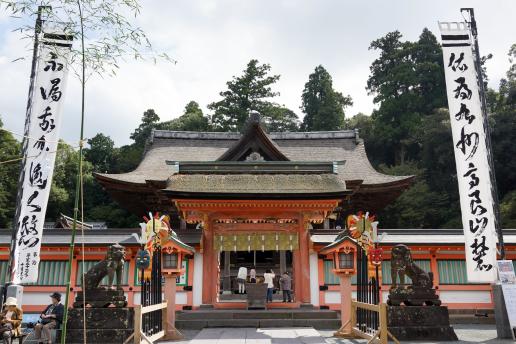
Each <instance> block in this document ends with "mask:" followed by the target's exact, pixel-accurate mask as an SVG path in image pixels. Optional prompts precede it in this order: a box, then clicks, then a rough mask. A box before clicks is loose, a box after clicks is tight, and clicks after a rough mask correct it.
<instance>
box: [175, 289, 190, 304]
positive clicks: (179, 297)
mask: <svg viewBox="0 0 516 344" xmlns="http://www.w3.org/2000/svg"><path fill="white" fill-rule="evenodd" d="M187 303H188V298H187V293H186V291H176V305H186V304H187Z"/></svg>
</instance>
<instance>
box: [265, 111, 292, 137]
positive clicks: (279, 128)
mask: <svg viewBox="0 0 516 344" xmlns="http://www.w3.org/2000/svg"><path fill="white" fill-rule="evenodd" d="M264 113H265V114H266V116H265V118H264V122H265V126H266V127H267V130H268V131H276V132H284V131H298V130H299V118H298V117H297V115H296V113H295V112H294V111H292V110H290V109H288V108H286V107H285V106H280V105H278V104H270V106H269V107H267V108H265V109H264Z"/></svg>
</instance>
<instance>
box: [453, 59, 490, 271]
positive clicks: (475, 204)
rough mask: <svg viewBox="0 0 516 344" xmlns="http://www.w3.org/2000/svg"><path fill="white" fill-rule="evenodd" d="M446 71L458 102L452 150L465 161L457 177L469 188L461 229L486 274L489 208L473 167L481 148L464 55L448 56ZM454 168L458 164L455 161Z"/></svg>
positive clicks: (475, 258) (469, 78) (488, 266)
mask: <svg viewBox="0 0 516 344" xmlns="http://www.w3.org/2000/svg"><path fill="white" fill-rule="evenodd" d="M447 67H448V69H449V70H451V71H452V72H453V74H455V76H452V80H453V82H454V85H453V88H452V89H453V90H452V91H451V92H452V94H453V97H454V98H455V99H458V100H460V108H459V110H458V112H456V113H452V114H453V116H454V119H455V121H456V122H459V123H461V127H460V134H459V136H458V139H457V141H456V143H455V148H456V149H457V150H458V151H460V153H457V152H456V154H459V155H457V159H459V158H458V157H459V156H460V157H461V159H460V160H462V162H463V163H466V162H468V161H469V162H468V163H467V168H466V170H465V171H466V172H465V173H461V174H462V178H465V179H466V180H467V185H468V186H469V188H468V192H467V198H468V201H469V207H468V208H469V210H468V214H467V222H466V224H465V225H467V230H469V232H470V233H471V235H473V238H474V239H473V240H474V241H473V242H471V241H469V242H468V245H467V246H466V248H467V249H469V250H471V251H470V253H471V256H472V259H473V261H474V262H475V265H476V270H477V271H490V270H491V269H492V268H493V265H492V264H490V263H489V262H487V263H486V262H485V256H486V255H487V254H488V252H489V251H490V250H492V249H493V248H491V247H489V246H488V245H487V243H486V233H487V232H486V229H487V228H488V224H489V217H488V207H489V206H490V205H488V204H486V203H485V197H486V195H485V194H482V193H481V190H480V189H481V186H482V182H483V181H482V180H481V177H480V176H481V174H480V173H479V169H478V166H477V165H475V163H476V161H477V160H476V158H475V155H476V153H477V151H478V148H479V145H480V144H481V142H480V138H481V134H482V133H480V132H478V130H479V129H478V128H479V126H478V123H477V121H479V120H480V119H478V118H477V116H475V114H474V113H472V111H471V110H470V109H474V110H475V111H478V110H477V107H478V106H476V103H472V96H473V91H472V88H473V87H470V85H472V86H475V87H476V82H477V81H476V80H475V79H472V78H471V76H472V75H474V74H472V73H469V74H468V73H464V72H465V71H467V70H468V65H467V64H466V63H465V52H464V51H462V52H451V53H450V55H449V58H448V66H447ZM461 74H462V75H461ZM473 89H474V88H473ZM457 105H458V104H457ZM455 111H457V110H455ZM461 153H462V154H461ZM460 154H461V155H460ZM458 164H460V162H459V161H458ZM463 209H464V208H463ZM463 211H464V210H463ZM467 236H468V235H467ZM468 246H469V247H468Z"/></svg>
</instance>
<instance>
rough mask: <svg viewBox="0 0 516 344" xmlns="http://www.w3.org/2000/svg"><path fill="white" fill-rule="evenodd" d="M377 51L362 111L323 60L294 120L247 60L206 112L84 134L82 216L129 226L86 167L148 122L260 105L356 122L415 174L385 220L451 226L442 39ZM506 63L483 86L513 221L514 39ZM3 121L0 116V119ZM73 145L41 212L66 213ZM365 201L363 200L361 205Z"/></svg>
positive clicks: (244, 112) (114, 163)
mask: <svg viewBox="0 0 516 344" xmlns="http://www.w3.org/2000/svg"><path fill="white" fill-rule="evenodd" d="M371 49H372V50H374V51H375V52H377V53H378V57H377V58H376V59H375V61H374V62H373V63H372V65H371V67H370V70H371V74H370V76H369V79H368V81H367V90H368V91H369V92H370V93H371V94H372V95H374V102H375V103H376V105H377V109H376V110H374V111H373V113H372V115H371V116H368V115H366V114H362V113H359V114H357V115H355V116H353V117H351V118H348V119H345V117H344V109H345V107H346V106H347V105H350V104H351V98H350V97H349V96H348V97H346V96H343V95H342V93H340V92H338V91H336V90H334V89H333V85H332V78H331V75H330V74H329V73H328V71H327V70H326V69H324V67H322V66H317V67H316V68H315V71H314V72H313V73H312V74H310V76H309V77H308V82H307V83H306V84H305V89H304V90H303V93H302V95H301V100H302V107H301V109H302V111H303V112H304V113H305V116H304V119H303V122H302V123H301V124H300V123H299V120H298V117H297V115H296V114H295V112H294V111H292V110H290V109H288V108H286V107H285V106H281V105H278V104H277V103H275V102H274V101H273V100H274V97H276V96H277V92H275V91H273V86H274V84H275V82H276V81H277V80H278V79H279V75H270V74H269V73H270V69H271V68H270V66H269V65H268V64H260V63H259V62H258V61H257V60H251V61H250V62H249V63H248V64H247V66H246V68H245V70H244V71H243V73H242V75H240V76H235V77H233V78H232V79H231V80H230V81H228V82H227V90H225V91H222V92H221V93H220V96H221V97H222V99H219V100H218V101H215V102H212V103H211V104H209V105H208V109H210V110H211V114H206V113H204V112H203V110H202V109H201V107H200V106H199V104H198V103H197V102H195V101H190V102H189V103H188V104H186V106H185V109H184V111H183V113H182V114H181V115H180V116H178V117H176V118H175V119H173V120H171V121H165V122H162V121H161V119H160V117H159V115H158V114H157V113H156V112H155V111H154V110H152V109H149V110H147V111H145V112H144V113H143V115H142V119H141V123H140V124H139V126H138V127H137V128H135V130H134V131H133V132H132V133H131V135H130V138H131V139H132V140H133V143H131V144H129V145H125V146H122V147H115V144H114V142H113V140H112V139H111V138H110V137H109V136H106V135H104V134H102V133H98V134H97V135H95V136H94V137H92V138H90V139H89V140H88V148H86V149H85V160H86V161H85V164H84V171H85V173H84V189H85V199H84V202H85V203H84V216H85V218H86V219H87V220H99V221H107V222H108V225H109V226H110V227H127V226H131V227H133V226H136V224H137V223H138V220H139V219H138V218H136V217H135V216H132V215H131V214H129V213H128V212H127V211H125V210H123V209H121V208H120V207H119V206H118V205H117V204H116V203H114V202H113V201H112V200H111V198H110V197H109V195H107V193H106V192H105V191H104V190H103V189H102V188H101V187H100V185H99V184H98V183H97V182H96V181H95V178H94V177H93V173H94V172H99V173H122V172H128V171H131V170H133V169H134V168H136V166H137V165H138V163H139V162H140V160H141V157H142V154H143V152H144V149H145V144H146V142H147V139H148V138H149V136H150V134H151V132H152V130H154V129H165V130H187V131H222V130H231V131H238V130H241V129H242V127H243V125H244V124H245V121H246V119H247V116H248V114H249V112H250V111H256V112H259V113H260V114H261V115H262V117H263V118H264V119H265V122H266V124H267V127H268V128H267V129H268V130H269V131H296V130H300V129H301V130H306V131H310V130H339V129H354V128H358V129H359V130H360V136H361V137H362V138H363V139H364V141H365V144H366V149H367V152H368V156H369V158H370V160H371V162H372V163H373V165H374V166H375V168H377V169H378V170H380V171H381V172H383V173H387V174H393V175H415V176H416V182H415V183H414V185H413V186H412V187H411V188H410V189H408V190H407V191H406V192H404V193H403V194H402V195H401V196H400V197H399V198H398V199H397V200H396V201H395V202H393V204H391V205H390V206H389V207H388V208H387V209H385V210H384V211H383V212H382V213H381V214H378V215H379V218H380V222H381V225H382V227H384V228H460V227H461V219H460V207H459V197H458V188H457V180H456V171H455V159H454V155H453V144H452V139H451V129H450V121H449V114H448V110H447V101H446V94H445V83H444V71H443V63H442V55H441V54H442V53H441V47H440V45H439V44H438V42H437V40H436V38H435V36H434V35H433V34H432V33H431V32H430V31H429V30H427V29H425V30H423V32H422V34H421V35H420V37H419V39H418V40H417V41H415V42H410V41H404V40H403V37H402V35H401V34H400V33H399V32H397V31H395V32H391V33H388V34H387V35H385V36H384V37H381V38H379V39H377V40H375V41H373V42H372V43H371ZM509 58H510V60H511V63H512V65H511V67H510V69H509V71H508V72H507V77H506V78H505V79H503V80H501V82H500V86H499V89H498V90H493V89H490V90H489V92H488V107H489V115H490V116H489V122H490V125H491V132H492V142H493V152H494V158H495V167H496V177H497V184H498V190H499V195H500V200H501V212H502V221H503V225H504V226H505V227H512V228H515V227H516V160H515V159H514V158H513V157H514V156H515V155H516V145H514V142H516V63H514V60H515V59H516V44H515V45H513V46H512V48H511V49H510V52H509ZM1 126H2V123H1V121H0V128H1ZM19 155H20V144H19V142H18V141H17V140H16V139H15V138H14V137H13V136H12V135H11V134H10V133H8V132H5V131H1V130H0V162H3V161H8V160H11V159H16V158H17V157H19ZM77 159H78V153H77V151H76V150H75V149H74V148H72V147H71V146H69V145H67V144H65V143H61V144H60V145H59V152H58V153H57V159H56V172H55V177H54V181H53V183H52V192H51V196H50V200H49V207H48V213H47V220H49V221H52V220H54V219H55V218H56V217H57V216H58V215H59V213H64V214H71V213H72V210H73V209H72V208H73V204H72V202H73V195H74V190H75V189H74V186H75V178H74V177H73V176H75V175H76V171H77ZM18 168H19V163H18V162H14V163H5V164H0V227H8V226H10V225H11V223H12V219H13V212H14V206H15V199H16V188H17V179H18V172H19V171H18ZM365 210H367V209H365Z"/></svg>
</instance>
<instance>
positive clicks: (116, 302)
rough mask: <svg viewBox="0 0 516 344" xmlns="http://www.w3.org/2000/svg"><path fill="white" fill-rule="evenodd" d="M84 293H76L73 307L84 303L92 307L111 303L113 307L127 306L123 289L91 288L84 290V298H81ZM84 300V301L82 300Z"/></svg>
mask: <svg viewBox="0 0 516 344" xmlns="http://www.w3.org/2000/svg"><path fill="white" fill-rule="evenodd" d="M83 297H84V294H83V293H82V291H81V292H78V293H77V296H76V297H75V302H74V303H73V307H74V308H82V307H84V305H85V304H86V305H90V306H91V307H94V308H103V307H109V306H111V305H113V306H115V307H125V306H127V300H126V298H125V295H124V291H123V290H122V289H120V290H112V289H107V290H106V289H102V288H98V289H91V290H88V289H87V290H86V299H84V298H83ZM84 300H86V302H84Z"/></svg>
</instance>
